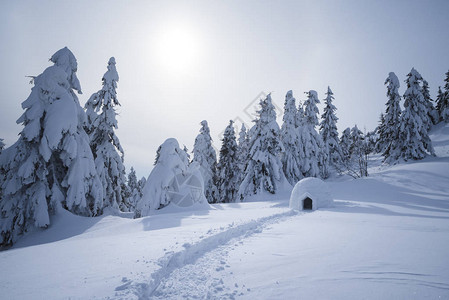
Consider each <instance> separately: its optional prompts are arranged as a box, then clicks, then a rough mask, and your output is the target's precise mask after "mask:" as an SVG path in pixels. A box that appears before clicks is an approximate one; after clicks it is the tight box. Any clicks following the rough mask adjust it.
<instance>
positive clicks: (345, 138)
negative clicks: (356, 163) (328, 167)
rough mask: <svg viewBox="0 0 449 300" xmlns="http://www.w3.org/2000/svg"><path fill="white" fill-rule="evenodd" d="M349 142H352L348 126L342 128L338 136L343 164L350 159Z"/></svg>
mask: <svg viewBox="0 0 449 300" xmlns="http://www.w3.org/2000/svg"><path fill="white" fill-rule="evenodd" d="M351 144H352V138H351V128H349V127H348V128H346V129H345V130H343V132H342V134H341V137H340V149H341V153H342V157H343V164H346V163H347V162H348V161H349V160H350V157H351V151H350V148H351Z"/></svg>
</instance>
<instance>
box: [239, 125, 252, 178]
mask: <svg viewBox="0 0 449 300" xmlns="http://www.w3.org/2000/svg"><path fill="white" fill-rule="evenodd" d="M248 156H249V136H248V131H247V130H246V126H245V124H243V123H242V127H241V129H240V132H239V143H238V146H237V162H238V166H239V180H238V182H239V184H240V183H242V180H243V177H244V175H245V168H246V165H247V163H248Z"/></svg>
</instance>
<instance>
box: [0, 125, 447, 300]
mask: <svg viewBox="0 0 449 300" xmlns="http://www.w3.org/2000/svg"><path fill="white" fill-rule="evenodd" d="M448 131H449V126H439V127H438V128H436V130H435V131H434V134H433V135H432V139H433V140H434V141H435V142H434V146H435V150H436V153H437V154H438V155H442V156H445V157H431V158H427V159H425V160H423V161H420V162H415V163H407V164H400V165H396V166H394V167H385V166H380V167H376V168H373V169H371V170H370V175H371V176H370V177H368V178H365V179H358V180H352V179H347V180H346V179H344V180H343V179H341V178H338V179H335V180H334V181H332V182H330V183H329V185H330V188H331V191H332V192H333V194H334V198H335V206H334V207H333V208H326V209H320V210H317V211H314V212H310V213H299V212H293V211H290V210H289V209H288V196H289V195H288V193H283V194H281V195H280V196H278V197H279V198H278V199H277V200H274V199H273V198H272V197H268V199H269V200H265V201H263V202H248V203H238V204H222V205H213V206H211V208H210V209H195V208H193V209H190V210H188V211H179V210H176V209H174V208H170V207H168V208H167V209H164V210H162V211H161V213H160V214H158V215H153V216H149V217H145V218H141V219H135V220H134V219H128V218H124V217H118V216H103V217H99V218H82V217H76V216H73V215H70V214H68V213H67V214H64V215H59V216H57V217H56V218H55V220H54V222H52V224H53V225H52V227H51V228H49V229H48V230H45V231H40V232H34V233H32V234H29V235H28V236H26V237H24V238H23V239H22V240H20V241H19V242H18V243H17V245H16V246H15V247H14V248H13V249H10V250H7V251H3V252H1V253H0V266H1V272H0V291H1V295H2V298H4V299H148V298H149V299H179V298H184V297H186V298H188V299H189V298H200V299H207V298H210V299H217V298H218V299H220V298H221V299H232V298H237V299H439V298H441V299H447V298H449V259H448V256H447V249H449V158H448V156H449V153H448V152H447V151H449V132H448ZM253 200H254V199H253Z"/></svg>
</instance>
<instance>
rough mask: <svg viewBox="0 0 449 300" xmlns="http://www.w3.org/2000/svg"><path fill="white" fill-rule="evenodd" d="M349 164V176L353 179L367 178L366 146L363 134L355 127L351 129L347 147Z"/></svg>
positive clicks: (367, 152)
mask: <svg viewBox="0 0 449 300" xmlns="http://www.w3.org/2000/svg"><path fill="white" fill-rule="evenodd" d="M349 153H350V164H349V165H348V172H349V175H351V176H353V177H364V176H368V154H369V149H368V144H367V141H366V140H365V136H364V135H363V132H362V131H361V130H359V128H358V127H357V125H355V126H354V127H353V128H352V129H351V146H350V147H349Z"/></svg>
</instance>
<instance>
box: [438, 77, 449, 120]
mask: <svg viewBox="0 0 449 300" xmlns="http://www.w3.org/2000/svg"><path fill="white" fill-rule="evenodd" d="M444 82H445V84H444V92H441V89H440V90H439V92H438V98H437V111H438V115H439V121H440V122H441V121H444V122H446V123H449V71H447V73H446V78H445V79H444Z"/></svg>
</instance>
